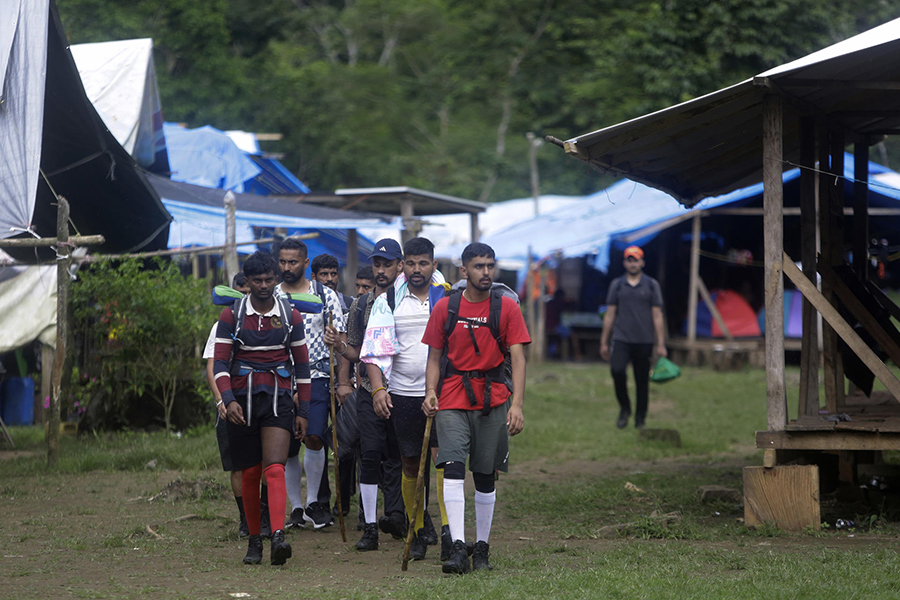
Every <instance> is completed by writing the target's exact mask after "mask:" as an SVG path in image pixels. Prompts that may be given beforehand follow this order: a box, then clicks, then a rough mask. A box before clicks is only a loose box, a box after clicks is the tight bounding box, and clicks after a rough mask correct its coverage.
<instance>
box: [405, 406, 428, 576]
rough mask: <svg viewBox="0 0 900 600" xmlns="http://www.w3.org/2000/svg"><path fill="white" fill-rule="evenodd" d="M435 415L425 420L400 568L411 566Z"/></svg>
mask: <svg viewBox="0 0 900 600" xmlns="http://www.w3.org/2000/svg"><path fill="white" fill-rule="evenodd" d="M428 402H430V403H431V406H434V396H432V397H431V398H429V399H428ZM433 420H434V417H428V419H426V420H425V439H423V440H422V455H421V456H420V457H419V475H418V476H417V477H416V502H415V505H414V506H413V512H412V514H413V521H412V523H410V524H409V531H407V532H406V549H405V550H403V563H402V564H401V565H400V570H401V571H405V570H406V569H407V567H409V550H410V548H411V547H412V541H413V536H414V535H416V517H417V516H418V514H419V507H420V506H422V502H423V501H424V496H425V465H426V464H427V463H428V448H429V442H430V441H431V422H432V421H433Z"/></svg>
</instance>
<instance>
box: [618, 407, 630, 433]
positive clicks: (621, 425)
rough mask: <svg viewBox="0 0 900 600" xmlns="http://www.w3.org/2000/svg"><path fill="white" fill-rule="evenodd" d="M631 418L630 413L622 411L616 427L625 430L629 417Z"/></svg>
mask: <svg viewBox="0 0 900 600" xmlns="http://www.w3.org/2000/svg"><path fill="white" fill-rule="evenodd" d="M630 416H631V413H630V412H625V411H622V412H620V413H619V418H618V419H616V427H618V428H619V429H625V426H626V425H628V417H630Z"/></svg>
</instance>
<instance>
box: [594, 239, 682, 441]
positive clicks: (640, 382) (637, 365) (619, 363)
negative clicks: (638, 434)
mask: <svg viewBox="0 0 900 600" xmlns="http://www.w3.org/2000/svg"><path fill="white" fill-rule="evenodd" d="M624 256H625V258H624V264H625V275H623V276H622V277H618V278H616V279H614V280H613V281H612V283H611V284H609V292H608V293H607V297H606V304H607V309H606V316H605V317H604V318H603V334H602V336H601V337H600V356H602V357H603V360H608V361H609V367H610V371H612V377H613V382H614V383H615V387H616V399H617V400H618V401H619V408H620V410H619V418H618V419H617V420H616V427H618V428H619V429H622V428H624V427H625V426H626V425H628V417H630V416H631V401H630V400H629V399H628V379H627V375H626V369H627V368H628V363H629V362H630V363H631V364H632V367H633V368H634V383H635V388H636V396H637V406H636V409H637V412H636V413H635V415H634V426H635V427H637V428H638V429H643V428H644V422H645V421H646V419H647V404H648V401H649V393H650V390H649V387H650V383H649V382H650V363H651V359H652V357H653V352H654V350H655V351H656V354H657V355H658V356H666V333H665V328H664V326H663V313H662V303H663V301H662V292H661V291H660V288H659V283H657V281H656V280H655V279H653V278H652V277H650V276H649V275H645V274H644V251H643V250H641V249H640V248H639V247H638V246H629V247H628V248H625V252H624ZM610 337H612V351H610V346H609V339H610Z"/></svg>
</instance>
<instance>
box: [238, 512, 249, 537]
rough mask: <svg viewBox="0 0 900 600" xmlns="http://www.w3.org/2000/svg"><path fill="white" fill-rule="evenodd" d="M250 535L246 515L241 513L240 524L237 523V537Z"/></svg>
mask: <svg viewBox="0 0 900 600" xmlns="http://www.w3.org/2000/svg"><path fill="white" fill-rule="evenodd" d="M248 535H250V528H249V527H247V515H245V514H243V513H241V524H240V525H238V537H242V538H245V537H247V536H248Z"/></svg>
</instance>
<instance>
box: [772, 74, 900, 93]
mask: <svg viewBox="0 0 900 600" xmlns="http://www.w3.org/2000/svg"><path fill="white" fill-rule="evenodd" d="M778 84H779V85H781V86H782V87H812V88H819V89H823V90H833V89H842V90H900V81H853V80H849V79H844V80H841V79H814V78H805V77H791V78H790V79H780V80H779V81H778Z"/></svg>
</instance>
